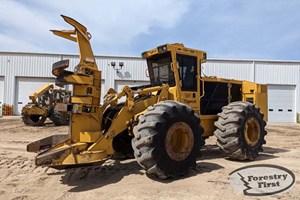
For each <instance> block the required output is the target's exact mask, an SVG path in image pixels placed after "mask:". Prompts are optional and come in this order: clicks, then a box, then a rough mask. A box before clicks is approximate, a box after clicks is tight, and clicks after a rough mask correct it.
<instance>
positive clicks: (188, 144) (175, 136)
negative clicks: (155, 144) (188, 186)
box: [165, 122, 194, 161]
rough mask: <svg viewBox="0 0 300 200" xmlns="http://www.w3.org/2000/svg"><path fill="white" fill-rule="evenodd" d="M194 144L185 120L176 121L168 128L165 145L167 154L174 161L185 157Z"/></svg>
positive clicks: (191, 131)
mask: <svg viewBox="0 0 300 200" xmlns="http://www.w3.org/2000/svg"><path fill="white" fill-rule="evenodd" d="M193 146H194V134H193V130H192V129H191V127H190V126H189V125H188V124H187V123H185V122H176V123H174V124H173V125H172V126H171V127H170V128H169V130H168V132H167V135H166V139H165V147H166V151H167V153H168V155H169V156H170V158H171V159H173V160H175V161H181V160H184V159H186V158H187V157H188V156H189V155H190V154H191V152H192V150H193Z"/></svg>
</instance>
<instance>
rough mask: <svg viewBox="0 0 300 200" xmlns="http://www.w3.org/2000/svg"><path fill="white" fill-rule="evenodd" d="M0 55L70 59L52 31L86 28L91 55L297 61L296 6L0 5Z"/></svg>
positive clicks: (221, 2) (216, 1)
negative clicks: (183, 54)
mask: <svg viewBox="0 0 300 200" xmlns="http://www.w3.org/2000/svg"><path fill="white" fill-rule="evenodd" d="M0 10H1V12H0V51H16V52H41V53H75V54H77V47H76V46H75V45H74V43H72V42H70V41H67V40H63V39H61V38H58V37H55V36H53V35H52V34H51V32H49V29H69V28H71V27H70V26H69V25H67V24H66V23H65V22H64V21H63V20H62V19H61V18H60V16H59V15H60V14H64V15H67V16H70V17H73V18H75V19H76V20H77V21H79V22H81V23H82V24H84V25H85V26H86V27H87V28H88V30H89V32H90V33H91V34H92V36H93V38H92V40H91V43H92V46H93V49H94V53H95V54H96V55H125V56H140V53H141V52H142V51H144V50H149V49H152V48H154V47H156V46H158V45H160V44H164V43H175V42H180V43H184V44H185V45H186V46H188V47H191V48H196V49H201V50H205V51H207V54H208V57H209V58H234V59H275V60H300V1H299V0H181V1H178V0H152V1H146V0H126V1H120V0H119V1H118V0H109V1H107V0H106V1H104V0H86V1H82V0H72V1H67V0H43V1H41V0H26V1H25V0H23V1H22V0H0Z"/></svg>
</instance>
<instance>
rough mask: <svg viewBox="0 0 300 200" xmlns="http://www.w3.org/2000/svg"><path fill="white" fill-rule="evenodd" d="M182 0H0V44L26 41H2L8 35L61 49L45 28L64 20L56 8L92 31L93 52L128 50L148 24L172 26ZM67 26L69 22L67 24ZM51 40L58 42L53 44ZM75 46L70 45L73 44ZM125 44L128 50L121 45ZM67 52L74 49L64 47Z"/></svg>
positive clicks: (147, 31) (184, 8) (42, 47)
mask: <svg viewBox="0 0 300 200" xmlns="http://www.w3.org/2000/svg"><path fill="white" fill-rule="evenodd" d="M189 2H190V1H189V0H188V1H177V0H164V1H161V0H153V1H141V0H127V1H117V0H110V1H99V0H98V1H97V0H90V1H82V0H73V1H72V2H70V1H61V0H43V1H40V0H31V1H10V0H0V10H1V12H0V33H1V34H2V35H5V37H2V39H1V38H0V43H1V47H0V48H1V49H0V50H12V51H25V50H26V51H27V50H28V49H30V48H29V47H24V48H22V46H20V45H13V44H14V43H11V45H9V46H8V45H6V44H7V42H5V41H3V39H4V38H6V39H8V40H14V41H18V40H19V41H21V42H23V43H24V42H27V43H31V46H33V48H32V49H40V50H41V51H55V50H57V49H59V50H64V51H65V50H66V47H62V45H66V43H65V42H63V43H62V42H61V40H60V39H56V40H55V39H53V38H52V36H51V34H50V33H49V31H48V30H49V29H59V28H61V27H64V29H68V28H69V26H68V25H67V24H65V23H64V22H63V21H62V19H59V14H65V15H68V16H70V17H73V18H75V19H76V20H78V21H79V22H81V23H82V24H84V25H86V26H87V28H88V30H89V31H90V32H91V34H92V35H93V39H92V44H93V46H94V49H95V52H101V53H102V54H108V53H114V54H120V53H121V54H128V53H130V48H131V43H132V42H133V41H134V39H135V38H136V37H138V36H139V35H141V34H151V29H152V28H156V27H158V28H161V29H170V28H173V27H174V26H176V24H178V23H179V22H180V20H181V18H182V16H183V15H184V14H185V13H186V12H187V11H188V9H189ZM70 28H71V27H70ZM57 41H59V42H57ZM54 45H60V46H55V47H54ZM74 49H75V48H74ZM127 49H128V50H127ZM68 51H69V52H70V51H71V52H75V51H74V50H73V49H69V50H68Z"/></svg>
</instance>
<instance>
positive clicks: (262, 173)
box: [229, 165, 295, 196]
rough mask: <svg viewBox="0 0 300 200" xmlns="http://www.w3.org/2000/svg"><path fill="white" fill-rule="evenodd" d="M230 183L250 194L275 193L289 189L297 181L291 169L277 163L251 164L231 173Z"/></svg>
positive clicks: (238, 189)
mask: <svg viewBox="0 0 300 200" xmlns="http://www.w3.org/2000/svg"><path fill="white" fill-rule="evenodd" d="M229 182H230V184H231V185H232V186H233V187H234V188H235V189H236V190H237V191H241V192H243V193H244V195H249V196H265V195H273V194H278V193H282V192H285V191H287V190H288V189H289V188H291V187H292V186H293V185H294V183H295V175H294V174H293V172H291V171H290V170H288V169H286V168H284V167H281V166H276V165H251V166H247V167H243V168H240V169H237V170H234V171H233V172H231V173H230V174H229Z"/></svg>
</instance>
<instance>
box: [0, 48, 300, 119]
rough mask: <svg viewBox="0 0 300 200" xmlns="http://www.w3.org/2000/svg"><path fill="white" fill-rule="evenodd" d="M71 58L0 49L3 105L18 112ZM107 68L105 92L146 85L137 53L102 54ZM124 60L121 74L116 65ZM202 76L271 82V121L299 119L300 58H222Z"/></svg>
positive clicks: (103, 66) (72, 62) (205, 67)
mask: <svg viewBox="0 0 300 200" xmlns="http://www.w3.org/2000/svg"><path fill="white" fill-rule="evenodd" d="M64 59H70V69H69V70H73V69H74V67H75V66H76V65H77V64H78V62H79V59H78V56H76V55H66V54H39V53H11V52H1V53H0V103H6V104H13V105H14V114H16V115H18V114H20V111H21V108H22V107H23V106H24V105H25V104H26V103H27V102H28V100H29V99H28V95H29V94H30V93H32V92H33V91H35V90H36V89H37V88H39V87H40V86H41V85H43V84H44V83H49V82H54V77H53V75H52V73H51V70H52V64H53V63H54V62H56V61H59V60H64ZM96 61H97V64H98V67H99V69H101V70H102V83H103V84H102V95H103V94H104V93H105V91H106V90H107V89H108V88H111V87H112V88H114V89H116V90H117V91H119V90H120V89H121V87H122V86H124V85H130V86H134V85H142V84H147V83H149V82H148V77H147V76H146V73H145V71H146V62H145V61H144V60H142V59H141V58H138V57H112V56H97V57H96ZM111 62H115V63H116V65H117V66H118V65H119V63H120V62H123V63H124V66H123V68H122V69H121V70H120V71H119V73H117V71H116V70H114V69H113V67H112V66H111ZM202 67H203V70H202V72H203V74H205V75H207V76H218V77H223V78H233V79H238V80H248V81H253V82H257V83H264V84H268V85H269V87H268V88H269V89H268V101H269V102H268V107H269V113H268V114H269V121H270V122H296V115H297V114H298V113H300V61H268V60H223V59H209V60H208V61H207V63H205V64H204V65H203V66H202Z"/></svg>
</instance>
